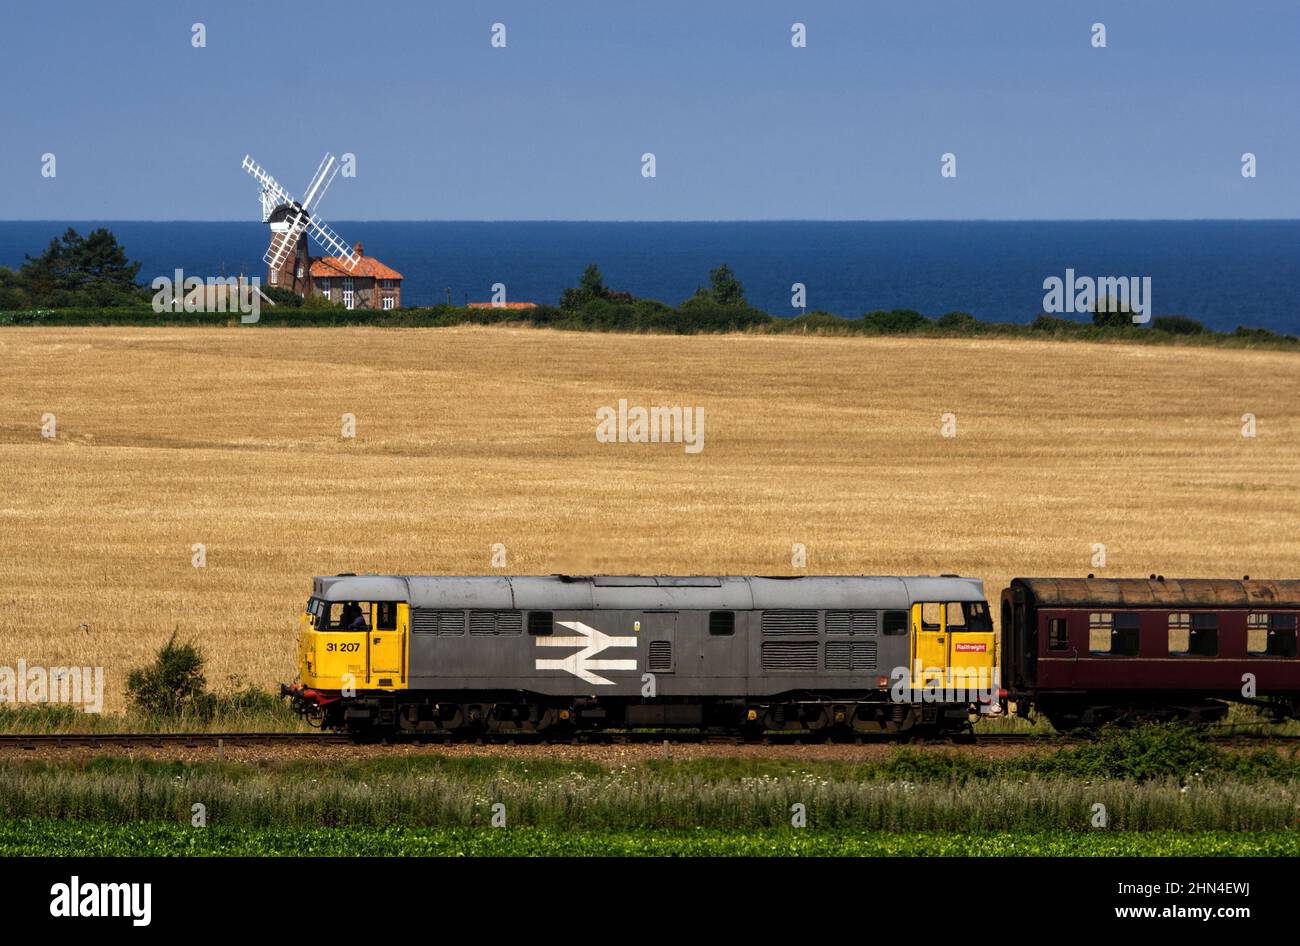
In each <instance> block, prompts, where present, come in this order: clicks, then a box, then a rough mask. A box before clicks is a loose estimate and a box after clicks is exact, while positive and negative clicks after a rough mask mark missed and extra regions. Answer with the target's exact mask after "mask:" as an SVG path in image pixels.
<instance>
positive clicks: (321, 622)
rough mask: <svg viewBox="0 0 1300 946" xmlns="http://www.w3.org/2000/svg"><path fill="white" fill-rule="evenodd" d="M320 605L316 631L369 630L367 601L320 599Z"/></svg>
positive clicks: (368, 605)
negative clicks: (326, 600)
mask: <svg viewBox="0 0 1300 946" xmlns="http://www.w3.org/2000/svg"><path fill="white" fill-rule="evenodd" d="M321 605H322V607H321V609H320V612H319V613H318V614H317V615H316V629H317V630H318V631H368V630H370V602H369V601H329V602H325V601H322V602H321Z"/></svg>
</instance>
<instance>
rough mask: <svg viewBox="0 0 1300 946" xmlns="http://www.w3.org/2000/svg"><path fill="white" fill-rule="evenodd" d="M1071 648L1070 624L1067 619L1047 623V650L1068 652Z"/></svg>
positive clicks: (1056, 619) (1057, 619) (1052, 620)
mask: <svg viewBox="0 0 1300 946" xmlns="http://www.w3.org/2000/svg"><path fill="white" fill-rule="evenodd" d="M1069 647H1070V624H1069V622H1068V621H1066V619H1065V618H1052V619H1051V620H1050V621H1048V622H1047V649H1048V650H1068V649H1069Z"/></svg>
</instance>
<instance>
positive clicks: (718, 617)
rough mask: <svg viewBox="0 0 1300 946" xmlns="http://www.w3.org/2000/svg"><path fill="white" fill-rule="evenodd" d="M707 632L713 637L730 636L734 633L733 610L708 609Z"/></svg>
mask: <svg viewBox="0 0 1300 946" xmlns="http://www.w3.org/2000/svg"><path fill="white" fill-rule="evenodd" d="M709 633H710V634H711V635H712V636H714V637H730V636H732V635H733V634H735V633H736V612H735V611H710V612H709Z"/></svg>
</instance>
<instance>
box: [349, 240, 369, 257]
mask: <svg viewBox="0 0 1300 946" xmlns="http://www.w3.org/2000/svg"><path fill="white" fill-rule="evenodd" d="M352 252H353V253H356V254H357V256H365V255H366V251H365V249H364V248H363V247H362V246H361V241H360V240H358V241H357V245H356V246H354V247H352Z"/></svg>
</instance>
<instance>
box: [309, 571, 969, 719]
mask: <svg viewBox="0 0 1300 946" xmlns="http://www.w3.org/2000/svg"><path fill="white" fill-rule="evenodd" d="M925 602H946V603H949V604H946V605H944V606H945V607H947V608H956V609H961V608H963V607H966V608H971V609H975V610H979V609H982V613H984V614H987V605H986V604H985V602H984V590H983V584H982V582H980V581H978V580H976V579H967V578H956V577H937V578H936V577H812V576H810V577H798V578H759V577H708V576H692V577H674V576H599V575H598V576H585V577H569V576H545V577H543V576H522V577H516V576H510V577H507V576H501V577H492V576H473V577H417V576H337V577H328V578H317V579H316V580H315V583H314V593H313V597H312V600H311V602H310V603H309V606H308V615H306V616H305V621H306V622H307V623H308V625H309V627H308V628H306V629H305V631H304V635H305V636H309V637H315V636H316V635H319V636H320V640H316V641H313V642H312V643H311V644H310V645H309V646H305V647H301V648H300V649H302V651H303V654H304V657H303V661H304V672H303V677H302V679H303V680H304V681H305V683H300V684H298V685H296V686H297V693H298V696H299V697H301V696H302V694H304V693H307V694H310V695H311V699H312V701H313V702H314V703H315V704H316V705H319V706H322V707H323V708H322V710H321V716H322V722H324V723H326V724H328V725H336V726H345V727H347V728H352V729H362V728H367V727H372V726H382V727H388V726H392V727H396V728H400V729H405V730H411V731H421V730H462V729H466V728H480V729H487V730H495V731H501V730H520V731H543V730H547V729H553V728H554V727H557V726H558V727H577V728H583V727H600V726H618V727H622V726H699V727H710V726H716V727H724V728H737V727H746V726H748V727H751V728H754V729H822V728H825V727H843V728H846V729H850V730H858V731H864V730H877V731H878V730H898V729H907V728H910V727H912V726H914V725H917V724H932V725H941V724H944V723H949V724H952V723H964V722H965V720H966V718H967V714H968V712H969V711H971V710H972V709H973V708H974V707H973V705H972V701H971V699H970V697H969V695H968V694H964V693H963V694H959V695H958V697H959V698H957V699H952V700H944V699H942V698H940V699H937V700H928V701H927V700H921V699H919V698H918V699H914V698H913V693H912V691H911V690H910V689H907V690H905V691H900V690H899V687H898V686H897V684H898V682H899V677H898V670H899V668H909V667H911V666H912V665H913V663H914V660H915V657H916V647H917V644H916V636H917V633H916V632H917V631H918V630H919V629H920V628H921V627H922V625H921V624H920V623H919V622H920V620H921V618H920V614H921V611H920V607H919V606H920V604H921V603H925ZM954 603H956V604H954ZM962 603H965V604H962ZM340 607H343V608H354V611H353V612H347V613H362V614H364V616H363V617H361V618H359V619H358V618H355V617H354V618H352V619H351V623H353V624H356V625H357V626H356V627H355V628H352V627H344V626H341V625H340V624H339V623H338V619H337V615H338V613H339V608H340ZM331 613H332V614H334V615H335V616H336V617H335V618H333V619H331V617H330V614H331ZM331 621H333V623H331ZM927 627H928V625H927ZM989 630H990V631H991V627H990V628H989ZM358 632H360V633H363V634H364V651H363V649H362V645H361V644H360V643H357V644H353V645H349V644H347V640H348V638H347V635H348V634H349V633H358ZM385 635H394V637H395V640H396V645H395V649H394V651H393V653H392V654H391V655H390V656H388V657H382V656H380V655H381V654H383V653H384V650H383V646H384V637H385ZM372 636H373V645H372ZM338 642H342V643H338ZM342 648H350V651H349V652H350V654H351V656H349V657H346V658H338V659H339V660H348V661H351V662H349V663H347V664H346V666H347V667H348V669H347V670H344V669H343V666H344V665H343V664H341V663H340V664H338V665H337V666H335V667H332V666H331V655H332V654H334V653H336V652H337V651H338V650H339V649H342ZM327 650H328V652H327ZM397 651H400V663H399V662H398V654H397ZM987 656H988V658H989V661H990V662H991V661H992V657H993V654H992V653H989V654H988V655H987ZM376 661H379V662H380V663H382V664H383V666H379V665H377V663H376ZM385 674H387V675H385ZM335 679H339V680H341V681H342V685H340V686H339V687H338V689H337V691H336V690H334V689H332V686H333V684H331V682H330V681H332V680H335ZM349 682H350V683H351V684H352V686H351V687H348V686H347V683H349ZM289 689H290V690H293V688H289ZM336 692H337V693H338V694H339V696H338V697H337V698H336V697H335V696H334V694H335V693H336ZM900 692H901V695H900ZM290 695H294V694H293V693H291V694H290Z"/></svg>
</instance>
